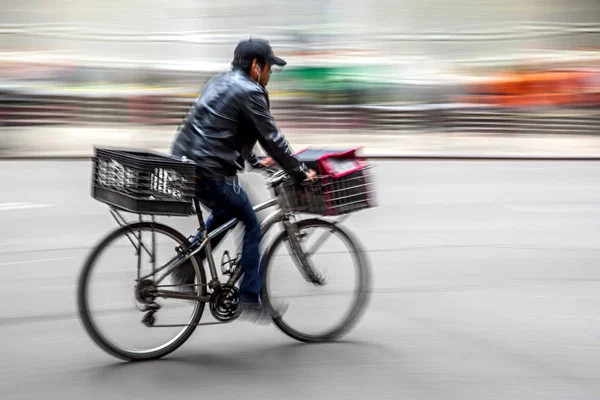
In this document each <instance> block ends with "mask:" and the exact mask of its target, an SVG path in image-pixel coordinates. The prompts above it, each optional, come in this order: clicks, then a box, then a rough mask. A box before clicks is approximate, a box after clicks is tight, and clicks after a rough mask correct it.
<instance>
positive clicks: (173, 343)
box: [77, 149, 374, 361]
mask: <svg viewBox="0 0 600 400" xmlns="http://www.w3.org/2000/svg"><path fill="white" fill-rule="evenodd" d="M93 162H94V164H93V197H94V198H95V199H97V200H99V201H101V202H104V203H106V204H108V205H109V208H110V213H111V215H112V216H113V218H114V219H115V220H116V221H117V223H118V225H119V227H117V228H116V229H114V230H113V231H111V232H110V233H108V234H107V235H106V236H105V237H104V238H103V239H102V240H101V241H100V242H99V243H98V244H97V245H96V247H95V248H94V249H93V250H92V251H91V253H90V254H89V255H88V257H87V259H86V261H85V263H84V265H83V268H82V271H81V274H80V277H79V283H78V294H77V303H78V311H79V316H80V320H81V322H82V323H83V326H84V328H85V331H86V332H87V334H88V335H89V336H90V337H91V339H92V340H93V341H94V342H95V343H96V345H98V346H99V347H100V348H101V349H103V350H104V351H106V352H107V353H108V354H111V355H112V356H115V357H117V358H120V359H123V360H127V361H138V360H149V359H158V358H161V357H164V356H166V355H168V354H170V353H171V352H173V351H175V350H176V349H178V348H179V347H180V346H181V345H183V343H184V342H185V341H186V340H187V339H188V338H189V337H190V336H191V335H192V333H193V332H194V331H195V329H196V327H197V326H201V325H215V324H224V323H230V322H233V321H235V320H236V319H237V317H238V307H237V305H238V303H239V292H238V289H237V287H236V284H237V283H238V282H239V280H240V278H241V277H242V271H241V267H240V259H239V257H236V258H234V259H231V257H230V256H229V253H228V251H225V252H224V253H223V257H222V259H221V273H222V275H223V277H225V276H228V277H229V278H228V279H223V281H221V279H220V278H219V276H218V273H217V268H216V264H215V260H214V258H213V254H212V253H213V249H212V246H211V239H214V238H215V237H216V236H218V235H225V234H227V233H228V232H229V231H231V230H232V229H233V228H234V227H235V226H236V225H237V223H238V221H237V220H235V219H232V220H230V221H229V222H228V223H226V224H224V225H222V226H221V227H219V228H218V229H216V230H214V231H213V232H211V233H210V234H209V233H208V232H207V230H206V226H205V222H204V219H203V215H202V209H201V206H200V203H199V201H198V199H196V198H195V196H194V192H193V191H194V182H195V179H196V176H195V174H196V171H195V168H194V165H193V164H189V163H186V162H184V161H181V160H175V159H173V158H172V157H169V156H163V155H160V154H155V153H145V152H139V151H129V150H111V149H96V154H95V156H94V158H93ZM369 168H370V167H368V166H364V165H363V166H361V168H360V170H356V171H354V172H353V173H350V174H346V175H345V177H344V178H342V179H339V178H337V179H335V178H334V179H332V178H331V176H322V175H319V176H318V178H317V180H316V181H315V182H313V183H310V184H308V185H297V184H295V183H294V182H293V181H292V180H291V179H290V177H289V176H288V175H286V174H285V173H284V172H283V171H280V170H274V169H264V170H263V171H264V172H265V173H266V174H267V175H268V177H267V186H268V188H269V189H270V191H271V194H272V198H271V199H270V200H268V201H266V202H264V203H261V204H258V205H256V206H255V207H254V210H255V211H256V212H260V211H263V210H267V209H270V208H276V210H275V211H273V212H272V213H271V214H270V215H269V216H268V217H267V218H266V219H265V220H264V221H263V222H262V224H261V232H262V233H263V238H265V237H266V234H267V233H268V232H269V231H271V230H272V228H273V227H275V226H276V225H279V226H280V227H281V228H282V229H281V231H280V232H279V233H277V234H276V235H275V237H274V239H273V240H271V241H270V243H267V244H266V247H265V250H264V251H263V255H262V258H261V272H262V279H263V281H264V291H263V294H262V301H263V304H264V305H265V306H266V307H267V309H269V310H270V311H271V320H272V321H273V323H274V324H275V325H276V326H277V327H278V328H279V329H280V330H281V331H282V332H283V333H284V334H286V335H288V336H289V337H291V338H293V339H295V340H298V341H301V342H323V341H333V340H336V339H338V338H340V337H342V336H343V335H345V334H346V333H348V332H349V331H350V330H351V329H352V328H353V327H354V326H355V325H356V323H357V322H358V321H359V319H360V317H361V316H362V315H363V312H364V309H365V307H366V305H367V302H368V299H369V293H370V290H369V288H370V272H369V269H370V266H369V261H368V259H367V257H366V254H365V252H364V251H363V250H362V247H361V245H360V244H359V243H358V241H357V239H356V238H354V236H353V234H351V233H349V232H347V231H346V230H344V229H343V228H341V227H340V222H341V221H343V220H344V219H346V218H347V217H348V215H349V214H351V213H353V212H356V211H359V210H362V209H366V208H369V207H372V206H373V198H372V193H373V192H374V191H373V190H370V189H371V186H370V185H371V183H370V182H369V178H368V176H369V174H368V169H369ZM357 180H358V181H359V184H355V183H353V182H356V181H357ZM357 199H358V200H357ZM122 212H132V213H137V214H138V215H139V220H138V221H136V222H127V221H126V219H125V218H124V217H123V215H122ZM301 213H302V214H312V215H313V216H312V217H309V218H305V219H298V218H297V217H298V215H299V214H301ZM194 214H195V215H196V216H197V219H198V224H199V228H198V231H197V234H196V235H195V236H191V237H188V238H186V237H185V236H184V235H183V234H181V233H180V232H179V231H177V230H176V229H174V228H172V227H170V226H168V225H166V224H163V223H160V222H157V221H156V216H169V217H170V216H190V215H194ZM145 215H149V216H150V217H151V220H150V221H144V220H143V216H145ZM314 215H320V216H327V215H328V216H331V217H334V218H336V217H337V218H338V220H336V221H328V220H326V219H323V218H319V217H315V216H314ZM314 228H316V229H324V230H325V232H324V234H323V235H322V236H321V237H319V240H318V241H317V243H316V245H315V246H314V247H311V248H310V249H309V250H305V249H304V248H303V246H305V244H306V243H307V242H308V238H309V237H310V235H308V234H307V232H306V231H308V230H309V229H314ZM135 232H138V233H137V234H135ZM144 233H150V236H151V241H152V242H151V243H152V244H151V246H147V245H146V244H145V243H144V242H143V240H142V238H143V234H144ZM158 234H160V235H164V236H166V237H167V238H170V239H172V240H173V241H174V242H175V244H176V246H175V248H174V252H173V253H174V254H173V256H172V257H171V256H170V255H169V257H170V258H169V259H168V261H167V262H166V263H164V264H162V265H160V266H158V265H157V256H158V255H157V251H158V247H157V245H158V244H160V243H162V242H160V241H158V240H157V239H156V236H157V235H158ZM330 235H334V236H337V237H338V238H340V239H341V240H342V242H343V243H344V244H345V245H346V246H347V249H346V251H347V252H348V254H350V257H351V258H352V261H353V263H354V264H353V266H354V272H355V274H356V276H357V284H356V288H355V289H354V291H353V299H352V302H351V304H350V307H349V311H348V312H347V313H346V314H345V315H344V316H343V318H342V321H341V322H340V323H338V324H337V325H336V326H334V327H333V328H332V329H329V330H327V331H325V332H323V333H318V334H310V333H306V332H304V331H301V330H298V329H295V328H294V327H292V326H291V325H290V323H289V321H288V322H286V319H285V314H283V315H279V314H278V313H276V312H274V310H273V307H271V293H269V292H270V290H269V289H268V286H269V285H268V284H269V283H270V281H269V279H270V278H269V272H270V271H271V270H272V269H274V265H275V264H274V259H275V257H276V256H275V251H276V250H277V249H278V248H279V247H280V246H281V245H283V244H285V245H286V247H287V250H288V252H289V254H290V255H291V258H292V261H293V264H294V265H295V267H296V269H297V271H298V272H299V273H300V275H301V276H302V277H303V278H304V280H305V282H309V283H310V284H311V285H313V286H315V287H323V286H326V284H327V280H326V277H325V276H324V275H323V274H321V273H320V272H319V271H317V270H316V269H315V268H314V266H313V264H311V258H312V257H313V256H314V255H315V254H316V251H317V250H318V249H319V248H320V247H321V246H322V245H323V243H324V242H325V239H327V238H328V237H329V236H330ZM122 237H126V238H127V240H128V241H129V243H130V244H131V245H132V246H133V248H134V254H135V255H136V256H137V278H136V279H135V286H134V288H133V292H134V297H135V299H134V302H135V303H136V307H137V308H138V310H139V312H143V313H144V314H143V317H142V319H141V322H142V324H143V325H144V326H145V327H148V328H183V329H181V331H179V332H178V333H177V334H176V335H175V337H174V338H172V339H171V340H169V341H167V342H166V343H162V344H161V345H157V346H154V347H152V348H149V349H142V350H140V349H129V348H125V347H122V346H120V345H117V344H115V343H113V342H112V341H111V340H110V339H109V338H108V337H107V335H106V334H104V333H103V331H102V330H101V329H99V327H98V325H97V323H96V321H95V320H94V319H93V318H92V315H91V312H90V301H89V299H88V295H89V292H90V289H89V285H90V282H91V281H90V279H91V275H92V272H93V271H94V268H95V266H96V263H97V262H98V260H99V259H100V258H101V255H102V253H103V252H104V250H105V249H106V248H107V247H108V246H109V245H110V244H111V243H112V242H114V241H115V240H116V239H118V238H122ZM149 247H150V248H149ZM121 248H124V247H121ZM201 253H203V254H201ZM161 254H162V253H161ZM336 254H342V253H336ZM144 255H147V256H148V257H149V262H148V263H149V264H151V267H152V272H150V273H145V274H142V272H141V270H142V261H141V258H142V256H144ZM326 255H327V253H326ZM336 257H337V256H336ZM116 260H121V258H120V257H118V258H117V259H116ZM203 261H206V262H207V264H208V271H209V273H210V281H207V276H206V271H205V269H204V267H203ZM184 263H191V265H192V267H193V270H194V272H195V283H194V284H193V285H190V286H191V287H192V288H193V292H194V293H193V294H191V293H185V292H182V291H177V290H168V289H167V288H172V287H175V286H178V285H161V282H163V281H164V280H165V279H166V278H167V277H168V276H169V275H170V274H171V273H172V272H173V271H174V270H175V269H176V268H179V267H180V266H182V265H183V264H184ZM114 264H116V261H112V262H111V264H110V265H111V266H112V265H114ZM117 273H118V274H121V273H122V272H120V271H119V272H116V271H113V272H111V274H110V275H109V274H105V275H103V277H105V278H104V279H107V280H108V279H109V278H107V277H111V279H112V276H114V275H116V274H117ZM161 273H162V275H159V274H161ZM285 273H287V270H286V272H285ZM286 282H288V281H287V280H286ZM157 299H175V300H183V301H186V302H189V303H190V304H193V310H192V314H191V317H190V318H189V320H188V322H187V323H182V324H179V323H178V324H157V318H156V315H157V313H158V312H159V310H160V309H161V308H162V306H161V305H160V304H159V303H157ZM186 304H187V303H186ZM206 304H208V306H209V310H210V312H211V314H212V316H213V318H214V319H215V322H203V323H200V320H201V318H202V316H203V314H204V308H205V306H206ZM109 311H113V310H112V309H110V310H106V311H105V312H104V314H108V313H109ZM118 326H119V327H120V325H118ZM123 329H124V328H123Z"/></svg>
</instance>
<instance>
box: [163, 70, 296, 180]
mask: <svg viewBox="0 0 600 400" xmlns="http://www.w3.org/2000/svg"><path fill="white" fill-rule="evenodd" d="M269 105H270V103H269V97H268V94H267V91H266V90H265V89H264V88H263V87H262V86H261V85H259V84H258V83H256V82H254V81H253V80H251V79H250V77H249V76H248V75H247V74H246V73H244V72H243V71H240V70H233V71H230V72H226V73H224V74H222V75H219V76H217V77H215V78H213V79H211V80H210V81H209V82H208V83H207V84H206V86H205V87H204V89H203V91H202V93H201V95H200V96H199V97H198V99H197V100H196V102H195V104H194V105H193V106H192V108H191V110H190V111H189V113H188V115H187V117H186V118H185V120H184V121H183V122H182V124H181V125H180V127H179V132H178V134H177V137H176V139H175V141H174V143H173V147H172V154H173V155H174V156H177V157H182V156H185V157H186V158H188V159H190V160H192V161H194V162H195V163H196V164H198V169H199V172H200V174H201V175H203V176H205V177H207V178H222V177H226V176H234V175H236V174H237V172H238V171H241V170H243V169H244V163H245V161H249V162H250V163H251V164H254V166H256V165H257V163H258V160H257V158H256V156H255V155H254V154H253V153H252V149H253V148H254V146H255V145H256V143H257V141H258V143H259V144H260V145H261V147H262V148H263V149H264V150H265V152H266V153H267V154H268V155H270V156H271V157H272V158H273V160H275V162H277V163H278V164H279V165H280V166H281V167H282V168H283V169H284V170H285V171H286V172H287V173H288V174H290V175H291V176H292V177H293V178H294V179H296V180H297V181H299V182H300V181H302V180H304V179H306V171H307V168H306V166H305V165H304V164H302V163H300V162H299V161H298V160H297V159H296V158H295V157H294V156H293V153H292V150H291V149H290V147H289V145H288V143H287V140H286V139H285V137H284V136H283V135H282V134H281V132H280V131H279V129H278V128H277V126H276V125H275V121H274V120H273V117H272V116H271V112H270V110H269Z"/></svg>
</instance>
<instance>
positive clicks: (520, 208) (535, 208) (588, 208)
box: [504, 204, 600, 214]
mask: <svg viewBox="0 0 600 400" xmlns="http://www.w3.org/2000/svg"><path fill="white" fill-rule="evenodd" d="M504 207H505V208H507V209H509V210H512V211H517V212H530V213H553V214H554V213H586V212H588V213H589V212H593V213H596V212H600V206H599V205H591V204H565V205H564V206H557V205H547V206H544V205H534V204H531V205H526V204H505V205H504Z"/></svg>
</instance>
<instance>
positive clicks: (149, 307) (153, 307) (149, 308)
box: [141, 303, 161, 312]
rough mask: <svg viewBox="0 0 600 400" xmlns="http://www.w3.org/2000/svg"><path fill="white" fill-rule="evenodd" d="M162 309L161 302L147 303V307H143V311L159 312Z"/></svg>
mask: <svg viewBox="0 0 600 400" xmlns="http://www.w3.org/2000/svg"><path fill="white" fill-rule="evenodd" d="M160 309H161V306H160V304H158V303H150V304H146V307H145V308H143V309H142V310H141V311H148V312H157V311H158V310H160Z"/></svg>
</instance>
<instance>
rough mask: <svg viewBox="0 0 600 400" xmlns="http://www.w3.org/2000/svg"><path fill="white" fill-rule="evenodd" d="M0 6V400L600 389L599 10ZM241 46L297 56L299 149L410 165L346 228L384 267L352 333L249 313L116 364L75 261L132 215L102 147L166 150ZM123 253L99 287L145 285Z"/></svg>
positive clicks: (540, 5) (283, 115)
mask: <svg viewBox="0 0 600 400" xmlns="http://www.w3.org/2000/svg"><path fill="white" fill-rule="evenodd" d="M0 4H1V8H0V188H1V189H0V272H2V279H0V343H2V348H1V350H2V357H3V362H2V363H0V398H1V399H2V400H8V399H18V400H23V399H32V400H39V399H44V398H48V397H50V398H65V399H70V398H80V399H86V400H87V399H106V398H110V399H111V400H116V399H127V400H131V399H132V398H144V399H165V398H173V397H174V396H175V397H180V398H186V399H188V398H192V397H196V396H197V394H198V393H202V394H205V395H209V396H211V395H219V396H223V394H224V390H226V391H227V393H228V394H231V396H232V397H233V398H237V397H241V398H246V397H248V395H249V394H250V395H251V396H254V397H256V396H257V395H258V396H260V398H263V399H286V400H295V399H298V400H306V399H327V400H333V399H350V400H356V399H362V398H366V399H369V398H372V397H373V398H375V397H376V398H377V399H378V400H381V399H390V400H397V399H399V398H406V399H410V400H418V399H444V400H448V399H460V400H464V399H475V400H481V399H507V400H517V399H526V400H531V399H537V398H540V399H544V400H550V399H556V400H566V399H568V400H571V399H573V400H575V399H577V400H583V399H586V400H588V399H589V400H598V399H600V370H599V369H598V365H599V364H600V352H599V351H598V350H599V347H598V338H599V337H600V314H599V313H598V304H600V302H599V300H600V295H599V293H600V291H599V290H598V283H599V282H600V269H599V268H598V260H599V259H600V223H599V222H600V206H599V204H600V163H599V162H598V160H599V159H600V0H519V1H517V0H481V1H476V0H370V1H366V0H363V1H357V0H305V1H297V0H294V1H292V0H220V1H213V0H168V1H167V0H76V1H67V0H2V1H0ZM250 36H255V37H263V38H266V39H268V40H270V42H271V44H272V45H273V47H274V49H275V52H276V53H277V54H278V55H280V56H281V57H283V58H284V59H286V60H287V61H288V65H287V66H286V67H285V68H284V70H283V71H282V72H281V73H276V74H273V75H272V78H271V83H270V84H269V87H268V89H269V91H270V95H271V105H272V111H273V114H274V115H275V118H276V121H277V123H278V125H279V126H280V127H281V128H282V131H283V133H284V134H285V135H286V136H287V137H288V139H289V140H290V142H291V145H292V146H293V147H294V148H295V149H296V150H299V149H300V148H301V147H304V146H306V145H313V146H331V147H334V146H335V147H336V148H337V147H340V146H343V147H349V146H361V145H362V146H365V152H366V153H367V155H370V156H377V155H379V156H392V158H394V157H398V156H401V157H400V159H393V160H387V159H386V160H382V159H377V158H376V157H373V159H372V161H371V162H372V163H373V165H375V166H376V167H377V168H375V169H374V171H375V174H376V178H375V179H376V181H377V196H378V203H379V207H376V208H373V209H370V210H367V211H364V213H363V212H361V213H357V215H356V216H352V218H349V219H348V220H347V221H344V228H346V229H348V230H349V231H350V232H352V233H354V234H355V235H356V237H358V238H359V239H360V241H361V243H363V245H364V248H365V254H366V255H367V256H368V257H369V259H370V261H371V264H372V272H373V279H372V294H373V298H372V302H371V303H370V304H369V307H368V310H367V313H366V315H365V318H364V320H362V321H361V323H360V324H359V325H358V326H357V328H356V329H355V330H354V331H352V332H351V334H350V335H349V336H348V337H347V338H345V339H344V340H342V341H340V342H338V343H332V344H324V345H315V346H312V345H311V346H302V345H299V344H297V343H296V342H294V341H292V340H291V339H289V338H287V337H285V336H284V335H282V334H281V333H280V332H279V331H277V330H276V329H275V328H274V327H269V328H263V327H256V326H253V325H249V324H245V325H239V324H237V323H236V324H229V325H227V326H220V327H215V328H212V327H203V328H202V329H198V330H197V331H196V332H197V333H195V334H194V336H193V337H192V338H191V339H190V341H189V342H188V343H186V345H185V346H184V347H183V348H182V349H181V350H180V351H177V352H176V353H174V354H173V355H172V356H170V357H168V358H166V359H164V360H161V361H160V362H157V363H143V364H124V363H119V362H118V361H117V360H115V359H114V358H112V357H109V356H108V355H107V354H105V353H104V352H102V351H101V349H99V348H97V347H96V346H95V345H94V344H93V343H92V341H90V340H89V338H88V336H87V335H86V333H85V332H84V330H83V329H82V326H81V324H80V321H79V318H78V315H77V310H76V301H75V293H76V290H77V280H78V277H79V273H80V271H81V268H82V266H83V264H84V262H85V260H86V258H87V257H88V255H89V254H90V252H91V251H92V249H93V248H94V246H96V245H97V244H98V242H99V241H100V240H101V239H102V238H103V237H104V236H105V235H106V234H107V233H108V232H109V231H111V230H113V229H114V228H115V227H116V224H115V221H114V220H113V219H112V218H111V215H110V214H109V212H108V211H109V210H108V209H107V207H106V205H105V204H103V203H100V202H98V201H95V200H94V199H93V198H92V196H91V195H90V186H91V182H92V181H91V172H92V170H91V167H92V166H91V162H90V160H89V156H91V155H92V154H93V152H94V149H93V148H94V146H114V147H139V148H145V149H153V150H158V151H168V149H169V147H170V144H171V141H172V139H173V137H174V135H175V133H176V129H177V126H178V125H179V123H180V122H181V120H182V118H183V117H184V116H185V114H186V113H187V111H188V109H189V107H190V106H191V105H192V103H193V101H194V100H195V98H196V97H197V96H198V94H199V93H200V91H201V89H202V86H203V84H204V83H205V81H206V80H207V79H208V78H209V77H210V76H212V75H214V74H216V73H219V72H223V71H227V70H228V69H229V66H230V62H231V59H232V56H233V49H234V47H235V45H236V44H237V43H238V42H239V41H240V40H242V39H246V38H248V37H250ZM46 156H48V157H49V156H60V157H59V159H58V160H56V159H52V160H48V159H44V158H43V157H46ZM404 156H418V157H417V158H422V157H421V156H434V157H435V160H423V159H418V160H407V159H405V158H403V157H404ZM440 156H441V157H450V158H451V159H446V160H440V159H439V157H440ZM460 156H475V157H481V158H483V160H477V161H473V160H469V161H465V160H461V159H459V157H460ZM496 156H501V157H508V158H511V159H510V160H502V161H498V160H490V158H491V157H496ZM71 157H72V158H71ZM76 157H77V158H83V159H75V158H76ZM521 157H529V158H530V159H531V158H533V159H536V160H537V161H536V162H529V161H527V162H523V161H522V160H515V158H521ZM540 157H545V160H543V161H540V160H539V158H540ZM565 157H567V158H569V157H571V158H573V157H575V158H587V159H589V160H588V161H585V162H582V161H580V160H578V161H573V160H570V161H569V160H558V159H559V158H565ZM15 158H22V159H17V160H15ZM245 178H246V181H245V182H244V183H245V184H247V185H248V187H249V188H250V187H251V188H252V189H254V190H255V192H254V193H253V197H254V198H255V199H259V200H266V199H267V198H268V197H269V195H270V194H269V193H268V190H267V188H266V187H265V185H264V179H263V177H261V176H260V175H259V174H246V176H245ZM136 217H137V216H131V217H130V218H128V219H130V220H131V219H135V218H136ZM161 221H164V222H165V223H166V224H168V225H169V226H173V227H174V228H176V229H177V230H179V231H181V232H182V234H184V235H188V234H193V233H194V232H195V231H196V229H197V221H196V220H195V219H194V218H167V217H165V218H163V219H161ZM240 229H241V227H240ZM238 238H239V237H238V236H235V237H231V238H227V240H226V243H224V244H223V245H221V246H222V248H219V249H217V250H218V251H217V252H216V253H215V254H216V258H215V259H216V260H217V261H218V260H219V259H220V256H221V254H222V253H221V252H222V250H225V249H228V250H230V251H231V250H232V249H233V248H234V247H233V244H235V243H236V240H237V239H238ZM120 249H121V250H123V251H125V250H126V249H128V248H125V247H123V248H120ZM119 251H120V250H119ZM161 254H165V255H166V254H168V253H161ZM331 254H336V253H333V252H332V253H331ZM232 255H233V253H232ZM132 259H133V257H131V256H130V257H129V258H127V260H125V259H123V262H133V261H129V260H132ZM333 260H334V261H332V262H330V263H329V262H328V265H327V266H328V267H331V269H334V268H336V267H341V268H342V269H343V268H345V267H346V264H345V263H344V262H341V261H340V260H339V258H337V256H336V257H333ZM113 261H114V262H113ZM117 261H121V257H120V253H119V255H117V256H116V257H115V258H114V260H113V259H108V261H107V262H106V264H107V271H106V274H105V275H104V277H103V278H104V279H103V280H100V282H101V283H102V284H106V289H107V291H108V290H112V288H113V287H114V286H111V285H116V284H117V283H118V282H121V283H123V284H124V285H127V284H128V283H127V282H129V281H127V282H125V281H123V280H121V281H119V279H118V277H119V276H120V275H117V274H115V273H113V272H115V271H116V270H117V269H118V268H120V264H119V263H118V262H117ZM110 268H112V269H113V270H115V271H113V270H111V269H110ZM342 283H343V282H342ZM103 290H104V287H103ZM124 293H125V292H124ZM110 294H112V293H110ZM127 294H129V292H127ZM322 298H324V297H321V299H322ZM112 299H113V297H111V296H106V300H107V302H108V301H111V300H112ZM115 299H116V298H115ZM124 301H127V302H129V299H126V300H124ZM329 305H330V300H323V301H322V302H321V304H320V306H322V308H323V309H326V308H327V307H328V306H329ZM128 306H129V307H132V306H133V302H131V303H127V304H125V303H123V309H125V308H126V307H128ZM205 313H207V312H206V311H205ZM109 314H110V313H107V316H108V315H109ZM205 315H206V314H205ZM302 316H303V317H305V321H306V322H307V323H309V324H310V323H313V322H315V318H314V316H315V310H314V309H311V310H310V311H307V312H306V314H303V315H302ZM138 322H139V320H138V319H132V320H131V323H132V325H135V326H136V327H139V328H141V327H142V325H140V324H138ZM303 322H304V321H303ZM114 327H115V328H116V329H115V330H116V331H124V329H123V327H122V326H121V325H120V324H118V323H115V324H114ZM134 338H135V339H138V338H139V336H135V335H134ZM32 383H35V384H32ZM365 390H368V393H370V394H371V395H370V396H369V395H364V394H363V395H360V393H365ZM167 396H168V397H167Z"/></svg>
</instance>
